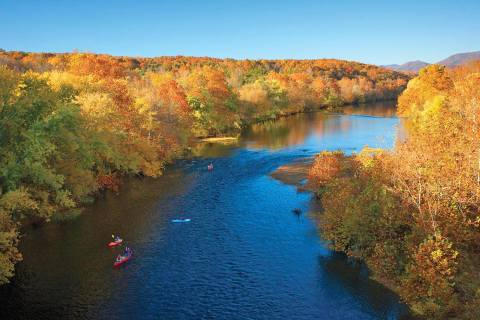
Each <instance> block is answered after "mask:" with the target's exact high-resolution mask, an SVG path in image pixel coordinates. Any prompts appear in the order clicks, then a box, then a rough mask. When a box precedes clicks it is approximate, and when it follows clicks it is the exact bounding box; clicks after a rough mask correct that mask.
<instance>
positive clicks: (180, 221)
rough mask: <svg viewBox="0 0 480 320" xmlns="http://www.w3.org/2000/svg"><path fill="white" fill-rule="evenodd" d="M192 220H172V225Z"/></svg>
mask: <svg viewBox="0 0 480 320" xmlns="http://www.w3.org/2000/svg"><path fill="white" fill-rule="evenodd" d="M190 221H192V219H173V220H172V222H173V223H182V222H190Z"/></svg>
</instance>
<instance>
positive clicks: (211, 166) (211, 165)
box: [207, 163, 213, 171]
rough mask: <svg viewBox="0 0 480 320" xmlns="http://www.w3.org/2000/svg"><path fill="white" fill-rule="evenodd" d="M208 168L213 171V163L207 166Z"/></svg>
mask: <svg viewBox="0 0 480 320" xmlns="http://www.w3.org/2000/svg"><path fill="white" fill-rule="evenodd" d="M207 169H208V171H212V170H213V163H210V164H209V165H208V166H207Z"/></svg>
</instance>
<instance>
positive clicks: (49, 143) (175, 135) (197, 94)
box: [0, 51, 408, 284]
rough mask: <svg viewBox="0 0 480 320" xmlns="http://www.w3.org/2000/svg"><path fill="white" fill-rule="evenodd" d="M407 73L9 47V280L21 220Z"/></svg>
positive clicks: (5, 92)
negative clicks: (196, 146) (194, 145)
mask: <svg viewBox="0 0 480 320" xmlns="http://www.w3.org/2000/svg"><path fill="white" fill-rule="evenodd" d="M407 80H408V78H407V76H405V75H403V74H400V73H396V72H393V71H389V70H386V69H383V68H379V67H375V66H372V65H365V64H360V63H356V62H348V61H338V60H302V61H298V60H276V61H269V60H261V61H253V60H244V61H237V60H230V59H225V60H220V59H212V58H190V57H162V58H151V59H150V58H128V57H112V56H108V55H96V54H85V53H72V54H36V53H24V52H5V51H1V52H0V150H1V151H0V284H1V283H5V282H7V281H8V280H9V278H11V277H12V275H13V273H14V266H15V263H16V262H18V261H19V260H21V254H20V253H19V251H18V250H17V244H18V241H19V231H18V228H19V225H20V223H21V222H22V221H32V220H34V221H49V220H50V219H66V218H68V217H71V216H75V215H77V214H78V213H79V208H81V207H82V206H83V205H85V204H88V203H90V202H91V201H93V197H94V196H95V194H96V193H97V192H99V191H101V190H105V189H111V190H118V188H119V183H120V178H121V176H123V175H135V174H136V175H144V176H151V177H157V176H159V175H160V174H161V172H162V168H163V167H164V165H165V163H167V162H168V161H170V160H172V159H174V158H176V157H179V156H181V154H182V152H183V151H184V150H185V148H186V147H187V146H188V145H189V144H190V142H191V141H192V139H193V138H195V137H204V136H215V135H221V134H228V133H232V132H233V133H237V132H239V130H240V129H241V128H242V127H243V126H244V125H245V124H248V123H250V122H253V121H257V120H262V119H271V118H275V117H277V116H280V115H285V114H289V113H295V112H301V111H305V110H311V109H314V108H319V107H337V106H340V105H342V104H345V103H359V102H366V101H375V100H382V99H392V98H395V97H396V96H397V95H398V94H399V93H400V92H401V91H402V90H403V89H404V87H405V85H406V83H407Z"/></svg>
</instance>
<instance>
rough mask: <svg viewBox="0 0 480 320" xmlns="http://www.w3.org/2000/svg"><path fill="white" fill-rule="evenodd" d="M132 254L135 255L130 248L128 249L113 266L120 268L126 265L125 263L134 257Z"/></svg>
mask: <svg viewBox="0 0 480 320" xmlns="http://www.w3.org/2000/svg"><path fill="white" fill-rule="evenodd" d="M132 254H133V251H132V249H130V248H129V247H126V248H125V252H124V253H123V254H119V255H118V256H117V258H116V259H115V262H114V263H113V266H114V267H118V266H120V265H122V264H124V263H125V262H127V261H128V260H130V258H131V257H132Z"/></svg>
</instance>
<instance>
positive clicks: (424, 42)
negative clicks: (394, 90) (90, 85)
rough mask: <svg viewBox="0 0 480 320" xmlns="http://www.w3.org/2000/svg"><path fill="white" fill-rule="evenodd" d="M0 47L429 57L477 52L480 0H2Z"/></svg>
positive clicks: (382, 59)
mask: <svg viewBox="0 0 480 320" xmlns="http://www.w3.org/2000/svg"><path fill="white" fill-rule="evenodd" d="M0 30H1V32H0V48H3V49H5V50H23V51H36V52H40V51H41V52H46V51H47V52H69V51H72V50H75V49H76V50H80V51H89V52H99V53H109V54H114V55H130V56H147V57H148V56H161V55H190V56H213V57H222V58H223V57H231V58H237V59H243V58H250V59H258V58H265V59H269V58H280V59H283V58H292V59H311V58H338V59H347V60H356V61H361V62H366V63H374V64H389V63H403V62H406V61H409V60H416V59H420V60H424V61H427V62H436V61H438V60H441V59H443V58H446V57H447V56H449V55H451V54H453V53H458V52H468V51H477V50H480V0H456V1H445V0H436V1H434V0H417V1H413V0H402V1H389V0H385V1H380V0H377V1H373V0H372V1H354V0H350V1H349V0H329V1H323V0H318V1H307V0H297V1H286V0H285V1H283V0H276V1H275V0H265V1H261V0H257V1H253V0H243V1H242V0H230V1H228V0H226V1H219V0H215V1H207V0H205V1H186V0H171V1H160V0H157V1H154V0H144V1H141V0H137V1H133V0H116V1H109V0H97V1H93V0H57V1H53V0H35V1H34V0H0Z"/></svg>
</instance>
